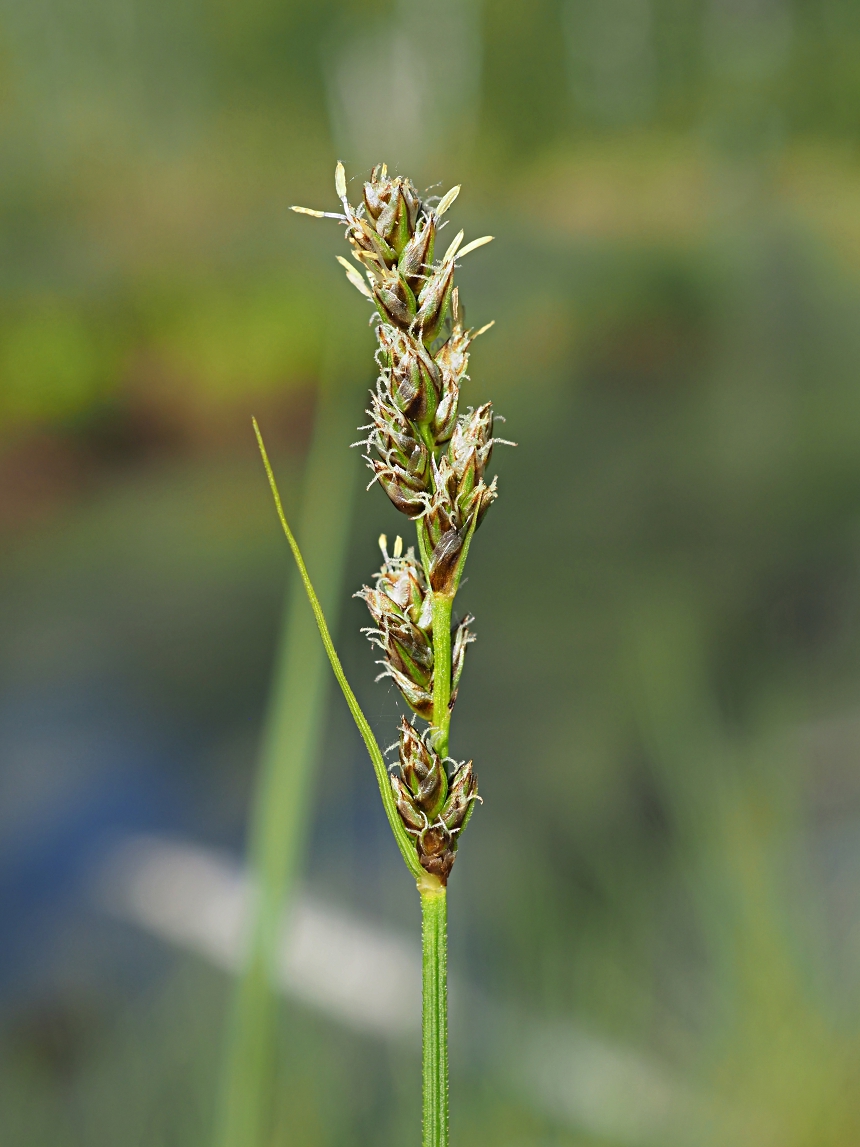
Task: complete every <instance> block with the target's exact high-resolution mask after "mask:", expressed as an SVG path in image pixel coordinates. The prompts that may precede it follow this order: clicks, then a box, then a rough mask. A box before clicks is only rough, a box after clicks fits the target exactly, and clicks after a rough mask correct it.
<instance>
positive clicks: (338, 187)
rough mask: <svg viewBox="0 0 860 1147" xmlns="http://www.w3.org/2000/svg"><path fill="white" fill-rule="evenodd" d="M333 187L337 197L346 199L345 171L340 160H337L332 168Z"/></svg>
mask: <svg viewBox="0 0 860 1147" xmlns="http://www.w3.org/2000/svg"><path fill="white" fill-rule="evenodd" d="M334 189H335V191H336V192H337V197H338V199H346V172H345V171H344V167H343V164H342V163H341V162H340V160H338V161H337V167H336V168H335V169H334Z"/></svg>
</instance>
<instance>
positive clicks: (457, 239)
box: [442, 231, 463, 263]
mask: <svg viewBox="0 0 860 1147" xmlns="http://www.w3.org/2000/svg"><path fill="white" fill-rule="evenodd" d="M462 242H463V232H462V231H458V232H457V234H456V235H455V236H454V240H453V242H452V243H451V246H450V247H449V248H448V250H447V251H446V252H445V255H444V258H443V259H442V262H443V263H447V262H448V260H449V259H453V258H454V256H455V255H456V254H457V249H458V247H459V246H460V244H461V243H462Z"/></svg>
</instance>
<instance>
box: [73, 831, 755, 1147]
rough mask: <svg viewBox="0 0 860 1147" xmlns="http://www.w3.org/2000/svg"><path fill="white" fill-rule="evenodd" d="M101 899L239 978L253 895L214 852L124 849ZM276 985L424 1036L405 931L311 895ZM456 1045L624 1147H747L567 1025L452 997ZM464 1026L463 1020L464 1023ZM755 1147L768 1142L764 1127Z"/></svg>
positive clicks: (660, 1075)
mask: <svg viewBox="0 0 860 1147" xmlns="http://www.w3.org/2000/svg"><path fill="white" fill-rule="evenodd" d="M94 890H95V894H96V898H97V901H98V903H99V904H100V906H101V907H102V908H104V909H107V910H108V911H109V912H110V913H111V914H112V915H114V916H115V917H117V918H119V919H121V920H125V921H127V922H129V923H132V924H135V925H138V926H139V927H142V928H145V929H146V930H147V931H149V932H151V933H153V934H154V935H156V936H159V937H161V938H162V939H163V940H166V941H168V942H169V943H171V944H175V945H177V946H179V947H182V948H185V949H189V950H191V951H193V952H196V953H198V954H199V955H201V956H203V957H205V958H206V959H208V960H210V961H212V963H214V964H216V965H217V966H218V967H220V968H224V969H226V970H228V971H231V972H235V971H237V970H238V969H239V967H240V966H241V963H242V958H243V949H244V931H245V923H246V920H247V915H248V904H249V900H250V896H251V885H250V882H249V880H248V878H247V877H246V876H245V875H244V874H243V871H242V870H241V868H239V866H238V865H237V864H236V863H235V862H234V861H233V860H232V859H231V858H229V857H228V856H225V855H224V854H221V853H218V852H216V851H215V850H212V849H206V848H201V847H198V846H196V845H191V844H187V843H184V842H177V841H170V840H166V839H162V838H158V837H148V836H138V837H133V838H130V839H126V840H124V841H122V842H121V843H120V844H119V845H118V846H117V847H115V848H114V849H113V850H111V851H110V852H109V854H108V856H107V857H106V859H105V861H104V863H103V864H102V866H101V868H100V870H99V872H98V874H97V878H96V881H95V885H94ZM278 980H279V985H280V987H281V988H282V989H283V990H284V991H285V992H286V993H288V994H289V995H291V996H294V997H295V998H297V999H299V1000H302V1001H303V1002H305V1003H307V1004H309V1005H311V1006H313V1007H316V1008H319V1009H320V1010H321V1011H323V1012H325V1013H326V1014H328V1015H329V1016H331V1017H332V1018H333V1019H335V1020H337V1021H339V1022H341V1023H343V1024H345V1025H347V1026H349V1027H351V1028H353V1029H355V1030H358V1031H362V1032H367V1033H370V1034H371V1035H375V1036H381V1037H384V1038H387V1039H395V1040H401V1039H403V1038H404V1037H407V1038H409V1039H412V1040H414V1042H415V1043H416V1046H417V1042H418V1035H419V1032H420V1022H421V1016H420V993H421V954H420V949H419V947H418V944H417V943H415V942H413V941H412V940H410V939H407V938H406V937H404V936H402V935H401V934H399V933H398V932H395V931H392V930H390V929H386V928H384V927H381V926H377V925H375V924H370V923H368V922H366V921H365V920H362V919H360V918H359V917H357V916H355V915H354V914H352V913H350V912H348V911H345V910H344V909H341V908H335V907H333V906H332V905H329V904H325V903H323V902H322V901H321V900H318V899H316V898H315V897H311V896H308V895H303V896H299V897H296V899H295V904H294V908H293V910H292V912H291V914H290V917H289V919H288V920H287V921H286V923H285V926H284V936H283V945H282V950H281V958H280V960H279V963H278ZM452 995H453V996H454V999H455V1005H454V1006H452V1009H451V1011H452V1035H453V1042H454V1044H455V1045H456V1044H457V1043H458V1041H459V1042H460V1043H461V1044H462V1045H463V1046H464V1047H465V1048H466V1054H467V1056H468V1059H469V1061H470V1062H471V1064H472V1065H473V1066H478V1067H479V1068H481V1069H484V1070H490V1071H492V1073H493V1074H494V1075H496V1076H497V1077H500V1078H501V1079H502V1080H503V1081H504V1083H505V1085H506V1086H509V1087H510V1088H511V1089H512V1090H513V1091H515V1092H517V1093H519V1095H520V1096H521V1097H522V1099H523V1100H525V1101H526V1102H528V1103H529V1104H530V1105H531V1106H533V1107H535V1108H537V1109H538V1110H539V1111H540V1112H541V1113H542V1114H543V1115H544V1116H547V1117H549V1118H550V1119H552V1120H554V1121H556V1122H558V1123H561V1124H563V1125H567V1126H571V1127H573V1128H576V1129H579V1130H584V1131H586V1132H588V1133H590V1134H592V1135H596V1136H598V1137H599V1138H602V1139H605V1140H606V1141H607V1142H608V1143H614V1144H619V1145H621V1147H657V1145H660V1147H667V1145H669V1144H678V1145H680V1144H682V1143H684V1144H686V1143H687V1142H689V1136H690V1134H691V1133H694V1134H695V1142H696V1143H698V1144H701V1145H711V1144H713V1145H714V1147H716V1144H718V1143H719V1144H723V1143H726V1142H732V1143H735V1144H741V1143H747V1142H750V1141H751V1140H750V1139H749V1134H748V1132H749V1120H739V1119H737V1118H729V1116H728V1115H727V1113H726V1112H725V1111H724V1110H723V1109H722V1108H720V1107H718V1105H716V1104H714V1103H710V1102H708V1101H706V1100H705V1099H703V1098H702V1097H700V1096H698V1095H696V1094H695V1093H694V1092H692V1091H691V1090H690V1089H689V1088H687V1087H686V1086H685V1085H683V1084H682V1083H680V1082H679V1081H678V1080H676V1079H674V1078H673V1077H672V1076H671V1074H670V1073H669V1072H668V1071H667V1070H666V1069H665V1068H664V1067H663V1066H662V1065H660V1064H658V1063H657V1062H655V1061H653V1060H651V1059H649V1058H648V1057H646V1056H644V1055H641V1054H640V1053H638V1052H635V1051H633V1050H632V1049H628V1048H625V1047H622V1046H617V1045H612V1044H610V1043H608V1042H606V1041H604V1040H602V1039H600V1038H597V1037H595V1036H593V1035H591V1034H588V1033H585V1032H583V1031H580V1030H579V1029H577V1028H575V1027H573V1026H572V1025H565V1024H560V1023H559V1024H547V1023H543V1022H535V1021H534V1020H531V1019H529V1018H528V1017H525V1018H524V1017H522V1016H518V1015H516V1014H515V1013H514V1012H513V1011H511V1010H510V1009H505V1008H498V1007H495V1006H493V1005H492V1004H488V1003H487V1002H481V1000H480V997H479V996H478V995H477V994H476V993H474V992H470V991H468V990H466V989H464V988H463V987H462V986H461V987H460V988H459V989H457V986H456V985H455V992H454V993H452ZM464 1017H465V1018H464ZM755 1141H756V1142H757V1144H758V1145H759V1147H763V1145H765V1144H767V1143H769V1142H770V1139H769V1136H768V1135H766V1134H765V1133H764V1131H763V1129H758V1131H757V1133H756V1136H755Z"/></svg>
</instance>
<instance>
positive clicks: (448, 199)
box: [436, 183, 460, 219]
mask: <svg viewBox="0 0 860 1147" xmlns="http://www.w3.org/2000/svg"><path fill="white" fill-rule="evenodd" d="M459 194H460V184H459V183H458V184H457V186H456V187H452V188H451V190H450V191H446V192H445V194H444V195H443V196H442V198H441V199H440V200H439V204H438V206H437V207H436V218H437V219H441V218H442V216H443V215H444V214H445V212H446V211H447V210H448V208H449V207H450V206H451V204H452V203H453V202H454V200H455V199H456V198H457V196H458V195H459Z"/></svg>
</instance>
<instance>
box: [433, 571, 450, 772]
mask: <svg viewBox="0 0 860 1147" xmlns="http://www.w3.org/2000/svg"><path fill="white" fill-rule="evenodd" d="M453 606H454V598H453V597H451V596H450V595H449V594H447V593H434V594H433V727H434V729H436V730H438V734H439V737H438V741H437V743H436V751H437V752H438V753H439V754H440V755H441V756H443V757H444V756H447V754H448V729H449V726H450V724H451V709H450V703H451V610H452V609H453Z"/></svg>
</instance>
